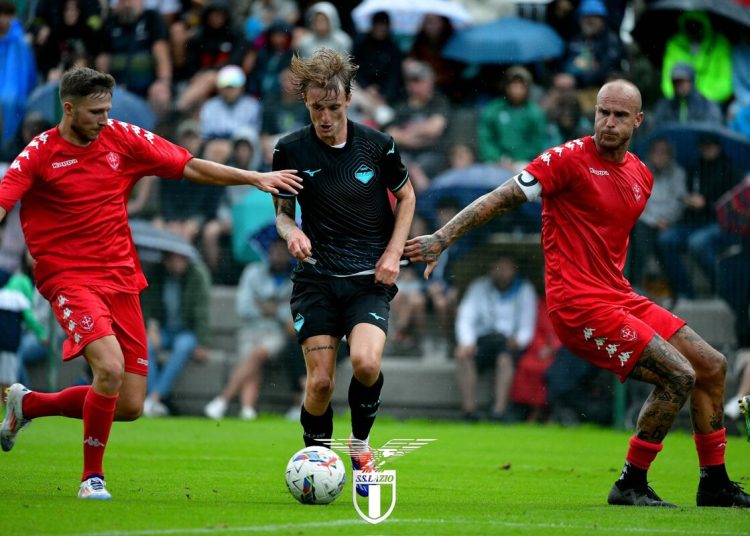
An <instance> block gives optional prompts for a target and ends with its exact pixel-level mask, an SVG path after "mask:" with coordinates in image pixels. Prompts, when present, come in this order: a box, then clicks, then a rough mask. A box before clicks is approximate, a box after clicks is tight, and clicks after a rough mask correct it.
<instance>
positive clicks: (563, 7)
mask: <svg viewBox="0 0 750 536" xmlns="http://www.w3.org/2000/svg"><path fill="white" fill-rule="evenodd" d="M576 4H577V1H576V0H551V1H550V2H549V3H548V4H547V8H546V10H545V13H544V22H546V23H547V24H549V25H550V26H551V27H552V29H553V30H555V31H556V32H557V33H558V35H559V36H560V37H562V39H563V41H565V42H566V43H567V42H568V41H571V40H572V39H573V36H575V35H576V33H577V32H578V28H579V26H578V15H576Z"/></svg>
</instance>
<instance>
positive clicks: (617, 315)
mask: <svg viewBox="0 0 750 536" xmlns="http://www.w3.org/2000/svg"><path fill="white" fill-rule="evenodd" d="M550 320H552V326H553V327H554V329H555V332H556V333H557V336H558V337H559V338H560V341H561V342H562V343H563V345H565V346H566V347H567V348H568V349H569V350H570V351H571V352H573V353H574V354H576V355H577V356H578V357H581V358H583V359H585V360H586V361H588V362H589V363H591V364H592V365H595V366H597V367H599V368H603V369H607V370H610V371H612V372H613V373H615V374H616V375H617V376H618V377H619V378H620V381H621V382H624V381H625V379H626V378H627V376H628V374H630V371H631V370H632V369H633V367H634V366H635V364H636V363H637V362H638V359H639V358H640V357H641V354H642V353H643V349H644V348H646V346H647V345H648V343H649V342H651V339H652V338H653V337H654V334H655V333H658V334H659V336H661V337H662V338H663V339H665V340H669V339H670V338H671V337H672V335H674V334H675V333H676V332H677V330H678V329H680V328H681V327H682V326H684V325H685V321H684V320H682V319H681V318H678V317H677V316H675V315H673V314H672V313H670V312H669V311H667V310H666V309H664V308H662V307H659V306H658V305H656V304H655V303H653V302H652V301H651V300H649V299H648V298H644V297H643V296H639V295H638V294H635V293H632V294H629V295H628V296H626V297H625V299H624V300H623V301H622V302H620V303H617V304H611V303H603V302H591V303H589V304H586V305H580V304H579V305H576V306H575V307H563V308H560V309H556V310H555V311H553V312H551V313H550Z"/></svg>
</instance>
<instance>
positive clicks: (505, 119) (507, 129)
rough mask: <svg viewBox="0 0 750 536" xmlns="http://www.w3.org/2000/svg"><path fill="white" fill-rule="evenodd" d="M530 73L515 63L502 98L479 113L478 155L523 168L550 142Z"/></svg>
mask: <svg viewBox="0 0 750 536" xmlns="http://www.w3.org/2000/svg"><path fill="white" fill-rule="evenodd" d="M532 84H533V79H532V77H531V73H530V72H529V71H528V70H527V69H525V68H524V67H521V66H520V65H515V66H513V67H510V68H509V69H508V70H507V71H506V72H505V84H504V86H505V88H504V89H505V91H504V93H505V94H504V96H503V97H498V98H497V99H495V100H492V101H490V102H489V103H487V104H486V105H485V107H484V108H483V109H482V110H481V112H480V117H479V125H478V128H479V130H478V137H479V156H480V158H481V159H482V160H483V161H485V162H494V163H497V164H499V165H501V166H503V167H505V168H507V169H509V170H520V169H521V168H523V167H524V166H525V165H526V164H527V163H528V162H530V161H531V160H532V159H533V158H534V157H536V156H537V155H538V154H539V153H540V152H542V151H543V150H544V149H545V147H546V144H547V120H546V118H545V117H544V114H543V113H542V110H541V109H540V108H539V106H537V104H536V103H535V102H534V101H533V100H531V99H530V98H529V95H530V92H531V86H532Z"/></svg>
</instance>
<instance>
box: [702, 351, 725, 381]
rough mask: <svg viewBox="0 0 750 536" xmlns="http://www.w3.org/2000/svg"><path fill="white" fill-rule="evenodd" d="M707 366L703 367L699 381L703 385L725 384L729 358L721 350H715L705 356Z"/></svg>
mask: <svg viewBox="0 0 750 536" xmlns="http://www.w3.org/2000/svg"><path fill="white" fill-rule="evenodd" d="M704 363H705V366H704V367H702V368H701V371H700V376H699V378H698V380H697V381H698V382H699V383H700V384H702V385H721V386H723V385H724V381H725V380H726V376H727V368H728V364H727V358H726V357H725V356H724V354H722V353H721V352H719V351H717V350H713V351H712V352H711V353H709V354H708V355H706V356H705V358H704Z"/></svg>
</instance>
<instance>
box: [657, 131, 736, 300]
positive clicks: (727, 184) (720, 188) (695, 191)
mask: <svg viewBox="0 0 750 536" xmlns="http://www.w3.org/2000/svg"><path fill="white" fill-rule="evenodd" d="M698 149H699V157H698V160H697V162H696V163H695V165H693V166H692V168H691V169H689V170H688V174H687V195H686V196H685V205H686V206H685V210H684V212H683V216H682V219H681V220H680V222H679V223H678V224H677V225H674V226H672V227H670V228H669V229H667V230H665V231H664V232H662V233H661V234H660V235H659V250H660V252H661V258H662V261H663V262H664V268H665V270H666V273H667V277H668V279H669V282H670V284H671V285H672V287H673V290H674V294H675V295H676V296H678V297H679V296H682V297H686V298H691V297H693V296H694V291H693V282H692V281H691V279H690V278H689V277H688V273H687V271H686V268H685V265H684V263H683V260H682V254H683V253H686V252H687V253H688V254H689V255H690V256H691V257H692V259H693V260H695V261H697V263H698V265H699V266H700V268H701V270H702V271H703V272H704V273H705V275H706V277H707V278H708V282H709V285H710V287H711V290H712V291H713V290H714V289H715V284H716V260H717V258H718V254H719V248H720V247H721V246H722V244H721V243H720V241H719V240H718V239H719V237H720V235H721V230H720V228H719V224H718V222H717V220H716V212H715V210H714V204H715V203H716V201H717V200H718V199H719V197H720V196H721V195H722V194H723V193H724V192H727V191H728V190H730V189H731V188H732V187H733V186H735V185H736V184H739V182H740V180H741V179H742V174H741V172H740V171H739V170H738V169H737V167H736V166H735V164H734V162H732V160H731V158H729V156H727V154H726V153H725V152H724V150H723V149H722V147H721V142H720V140H719V139H718V138H717V137H716V136H715V135H712V134H706V135H703V136H701V138H700V140H699V144H698Z"/></svg>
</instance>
